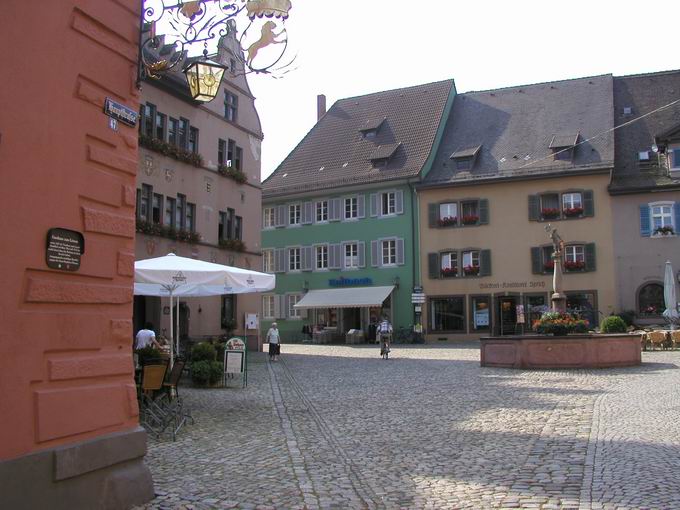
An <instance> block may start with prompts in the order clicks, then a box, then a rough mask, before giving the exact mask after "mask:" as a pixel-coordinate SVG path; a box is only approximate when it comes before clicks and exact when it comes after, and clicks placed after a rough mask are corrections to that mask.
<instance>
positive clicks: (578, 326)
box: [532, 312, 588, 336]
mask: <svg viewBox="0 0 680 510" xmlns="http://www.w3.org/2000/svg"><path fill="white" fill-rule="evenodd" d="M532 329H533V330H534V331H536V332H537V333H541V334H542V335H555V336H564V335H567V334H569V333H587V332H588V321H586V320H583V319H575V318H574V317H572V316H571V315H569V314H568V313H559V312H545V313H544V314H543V315H542V316H541V318H540V319H538V320H536V321H534V323H533V324H532Z"/></svg>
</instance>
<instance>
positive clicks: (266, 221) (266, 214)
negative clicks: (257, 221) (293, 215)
mask: <svg viewBox="0 0 680 510" xmlns="http://www.w3.org/2000/svg"><path fill="white" fill-rule="evenodd" d="M262 225H263V227H262V228H274V227H275V226H276V208H274V207H265V208H264V209H263V210H262Z"/></svg>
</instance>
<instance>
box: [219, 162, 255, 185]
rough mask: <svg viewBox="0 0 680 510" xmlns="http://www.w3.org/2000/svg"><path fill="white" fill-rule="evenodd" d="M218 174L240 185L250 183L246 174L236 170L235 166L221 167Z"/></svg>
mask: <svg viewBox="0 0 680 510" xmlns="http://www.w3.org/2000/svg"><path fill="white" fill-rule="evenodd" d="M217 172H218V173H219V174H220V175H223V176H224V177H229V178H230V179H234V180H235V181H236V182H238V183H239V184H243V183H244V182H247V181H248V177H247V176H246V174H244V173H243V172H242V171H241V170H239V169H238V168H234V167H233V166H226V165H219V166H218V167H217Z"/></svg>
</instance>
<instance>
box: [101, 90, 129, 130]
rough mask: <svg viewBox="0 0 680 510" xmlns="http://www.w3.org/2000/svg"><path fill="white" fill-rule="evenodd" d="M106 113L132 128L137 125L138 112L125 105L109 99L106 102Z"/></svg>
mask: <svg viewBox="0 0 680 510" xmlns="http://www.w3.org/2000/svg"><path fill="white" fill-rule="evenodd" d="M104 113H105V114H106V115H108V116H109V117H111V118H113V119H116V120H118V121H120V122H122V123H123V124H127V125H128V126H130V127H135V126H136V125H137V112H136V111H135V110H133V109H132V108H128V107H127V106H125V105H124V104H120V103H116V102H115V101H114V100H113V99H111V98H109V97H107V98H106V100H105V101H104ZM112 129H113V128H112Z"/></svg>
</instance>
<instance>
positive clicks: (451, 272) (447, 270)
mask: <svg viewBox="0 0 680 510" xmlns="http://www.w3.org/2000/svg"><path fill="white" fill-rule="evenodd" d="M457 275H458V268H457V267H455V266H454V267H444V268H442V276H443V277H444V278H452V277H454V276H457Z"/></svg>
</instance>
